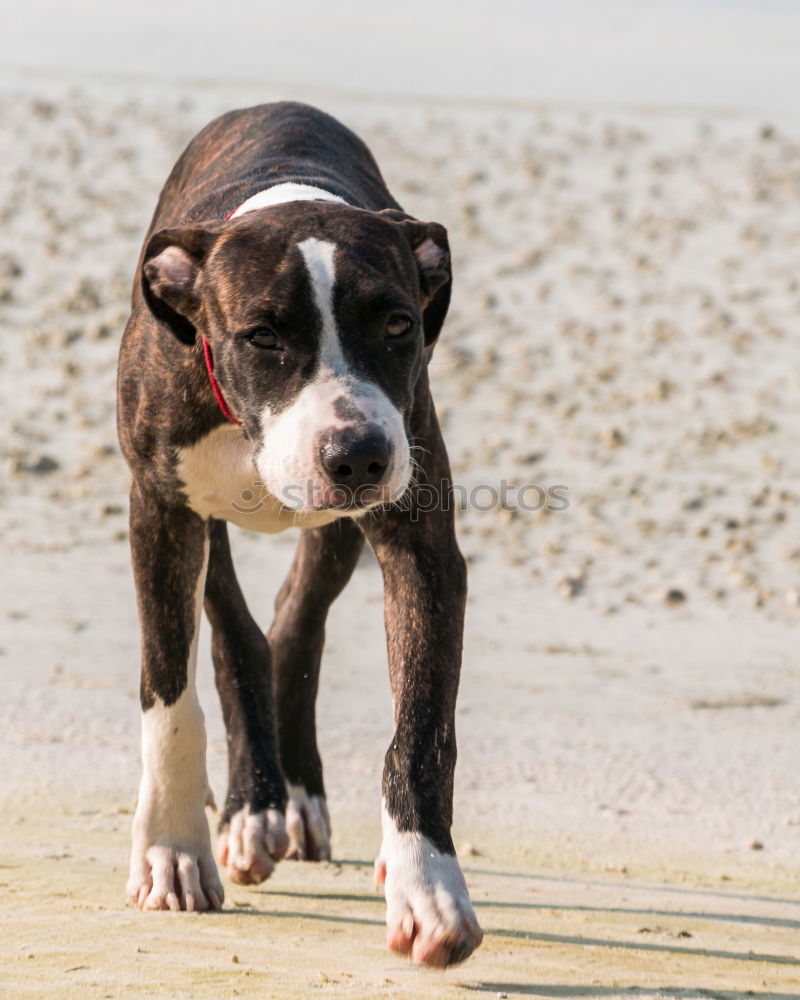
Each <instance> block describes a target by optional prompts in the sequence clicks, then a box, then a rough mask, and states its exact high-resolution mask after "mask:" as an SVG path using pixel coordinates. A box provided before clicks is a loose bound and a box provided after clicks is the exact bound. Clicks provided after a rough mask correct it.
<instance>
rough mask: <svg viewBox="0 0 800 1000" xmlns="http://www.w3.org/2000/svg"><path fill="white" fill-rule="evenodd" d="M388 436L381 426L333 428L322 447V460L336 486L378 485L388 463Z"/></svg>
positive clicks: (349, 487)
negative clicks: (363, 428)
mask: <svg viewBox="0 0 800 1000" xmlns="http://www.w3.org/2000/svg"><path fill="white" fill-rule="evenodd" d="M390 456H391V449H390V446H389V439H388V438H387V436H386V435H385V434H384V432H383V431H382V430H381V429H380V428H379V427H371V428H370V429H369V430H367V431H363V430H355V429H353V428H350V427H347V428H345V429H344V430H340V431H334V432H333V433H332V434H331V435H330V436H329V437H328V438H327V440H326V441H325V442H324V444H323V445H322V447H321V448H320V460H321V462H322V467H323V469H324V470H325V472H326V473H327V476H328V479H330V481H331V482H332V483H333V484H334V486H345V487H347V488H348V489H351V490H356V489H358V488H359V487H360V486H376V485H377V484H378V483H379V482H380V481H381V480H382V479H383V477H384V474H385V472H386V470H387V468H388V467H389V458H390Z"/></svg>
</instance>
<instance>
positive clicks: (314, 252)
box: [297, 236, 347, 375]
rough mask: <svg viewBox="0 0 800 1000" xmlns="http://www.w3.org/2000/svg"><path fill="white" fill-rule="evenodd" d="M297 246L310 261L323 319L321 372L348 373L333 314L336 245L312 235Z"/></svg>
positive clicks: (315, 297)
mask: <svg viewBox="0 0 800 1000" xmlns="http://www.w3.org/2000/svg"><path fill="white" fill-rule="evenodd" d="M297 249H298V250H299V251H300V253H301V254H302V255H303V260H304V261H305V262H306V268H307V270H308V276H309V278H310V279H311V289H312V291H313V293H314V305H316V307H317V312H318V313H319V315H320V319H321V320H322V339H321V341H320V346H319V369H320V372H324V371H326V370H327V371H329V372H331V373H332V374H334V375H344V374H346V373H347V362H346V361H345V357H344V352H343V351H342V343H341V340H340V339H339V330H338V328H337V326H336V317H335V316H334V315H333V286H334V284H335V283H336V266H335V264H334V255H335V253H336V245H335V244H334V243H328V242H326V241H325V240H318V239H316V238H315V237H313V236H312V237H311V238H309V239H307V240H303V242H302V243H298V244H297Z"/></svg>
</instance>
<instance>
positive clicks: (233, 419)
mask: <svg viewBox="0 0 800 1000" xmlns="http://www.w3.org/2000/svg"><path fill="white" fill-rule="evenodd" d="M450 286H451V271H450V256H449V250H448V244H447V235H446V232H445V230H444V229H443V227H442V226H440V225H438V224H436V223H423V222H419V221H417V220H415V219H413V218H411V217H410V216H408V215H406V214H405V213H404V212H403V211H402V210H401V209H400V206H399V205H398V204H397V202H396V201H395V200H394V199H393V198H392V196H391V195H390V194H389V191H388V190H387V188H386V185H385V184H384V181H383V178H382V177H381V174H380V171H379V170H378V167H377V165H376V163H375V161H374V159H373V158H372V155H371V154H370V152H369V150H368V149H367V147H366V146H365V145H364V143H363V142H361V140H360V139H358V138H357V137H356V136H355V135H354V134H353V133H352V132H350V131H349V130H348V129H346V128H345V127H344V126H343V125H341V124H340V123H339V122H337V121H335V120H334V119H333V118H331V117H330V116H328V115H326V114H323V113H322V112H320V111H317V110H315V109H313V108H310V107H307V106H304V105H301V104H294V103H278V104H269V105H263V106H260V107H255V108H250V109H247V110H243V111H235V112H232V113H230V114H227V115H224V116H222V117H221V118H218V119H216V120H215V121H213V122H211V124H210V125H208V126H207V127H206V128H205V129H204V130H203V131H202V132H200V134H199V135H198V136H197V137H196V138H195V139H194V140H193V141H192V142H191V143H190V144H189V146H188V148H187V149H186V151H185V152H184V153H183V155H182V156H181V157H180V159H179V160H178V162H177V163H176V165H175V167H174V169H173V171H172V173H171V174H170V177H169V179H168V180H167V183H166V185H165V186H164V189H163V191H162V193H161V197H160V199H159V202H158V206H157V208H156V211H155V215H154V217H153V221H152V223H151V226H150V229H149V231H148V234H147V237H146V239H145V242H144V247H143V249H142V253H141V257H140V260H139V264H138V268H137V276H136V281H135V285H134V290H133V302H132V314H131V317H130V320H129V322H128V324H127V327H126V330H125V335H124V338H123V342H122V348H121V352H120V363H119V386H118V422H119V436H120V441H121V444H122V450H123V452H124V455H125V458H126V460H127V462H128V464H129V466H130V470H131V473H132V476H133V482H132V486H131V504H130V508H131V510H130V523H131V532H130V534H131V551H132V557H133V568H134V575H135V580H136V591H137V599H138V607H139V617H140V621H141V632H142V673H141V704H142V713H143V714H142V758H143V776H142V782H141V787H140V792H139V801H138V806H137V809H136V815H135V818H134V821H133V851H132V859H131V868H130V879H129V881H128V887H127V888H128V894H129V896H130V897H131V899H132V900H133V901H134V902H135V903H136V904H137V905H139V906H140V907H143V908H145V909H156V910H157V909H166V908H169V909H174V910H178V909H186V910H206V909H209V908H212V909H219V908H220V907H221V905H222V901H223V890H222V885H221V883H220V880H219V877H218V874H217V868H216V865H215V863H214V859H213V856H212V852H211V845H210V838H209V829H208V823H207V820H206V815H205V811H204V810H205V806H206V804H207V803H208V802H210V801H211V793H210V791H209V787H208V780H207V776H206V762H205V748H206V739H205V730H204V725H203V713H202V711H201V709H200V705H199V703H198V699H197V694H196V690H195V663H196V655H197V637H198V630H199V623H200V615H201V611H202V609H203V607H205V611H206V614H207V616H208V619H209V621H210V623H211V627H212V652H213V660H214V669H215V672H216V682H217V688H218V690H219V694H220V698H221V700H222V709H223V714H224V718H225V725H226V727H227V734H228V750H229V787H228V794H227V799H226V801H225V807H224V810H223V812H222V820H221V823H220V834H221V837H220V849H219V860H220V863H221V864H222V865H224V866H225V868H226V870H227V872H228V875H229V877H230V878H231V879H233V880H234V881H235V882H239V883H248V882H249V883H253V882H261V881H262V880H263V879H265V878H267V877H268V876H269V875H270V874H271V873H272V871H273V868H274V865H275V863H276V862H277V861H278V860H279V859H280V858H281V857H283V856H284V855H285V854H287V852H288V853H290V854H291V855H292V856H295V857H297V858H301V859H306V860H319V859H324V858H329V857H330V851H331V848H330V822H329V818H328V810H327V807H326V802H325V789H324V785H323V779H322V763H321V761H320V756H319V752H318V749H317V741H316V732H315V717H314V713H315V709H314V703H315V698H316V694H317V684H318V677H319V667H320V657H321V653H322V647H323V642H324V629H325V617H326V614H327V611H328V608H329V607H330V605H331V603H332V602H333V601H334V599H335V598H336V597H337V595H338V594H339V593H340V592H341V590H342V588H343V587H344V585H345V584H346V583H347V581H348V579H349V577H350V575H351V573H352V572H353V569H354V567H355V565H356V562H357V561H358V557H359V552H360V550H361V547H362V545H363V540H364V538H366V539H367V540H368V541H369V543H370V545H371V546H372V548H373V550H374V551H375V554H376V556H377V558H378V561H379V562H380V565H381V568H382V571H383V577H384V589H385V618H386V634H387V640H388V650H389V671H390V677H391V688H392V695H393V700H394V726H395V729H394V736H393V738H392V742H391V745H390V747H389V750H388V752H387V754H386V759H385V767H384V774H383V814H382V815H383V842H382V847H381V853H380V857H379V859H378V862H377V864H376V874H377V877H378V879H379V880H381V881H384V882H385V893H386V900H387V925H388V943H389V947H390V948H392V949H393V950H394V951H398V952H402V953H406V954H410V955H412V957H413V958H414V959H415V960H416V961H418V962H421V963H425V964H429V965H434V966H444V965H448V964H451V963H454V962H459V961H462V960H463V959H464V958H466V957H467V956H468V955H469V954H470V953H471V952H472V951H473V950H474V949H475V948H476V947H477V946H478V944H479V943H480V941H481V937H482V934H481V931H480V928H479V926H478V923H477V920H476V919H475V914H474V912H473V909H472V906H471V904H470V901H469V896H468V893H467V889H466V886H465V883H464V878H463V876H462V873H461V870H460V868H459V865H458V862H457V860H456V857H455V852H454V850H453V841H452V838H451V835H450V827H451V822H452V798H453V771H454V767H455V761H456V740H455V727H454V711H455V701H456V691H457V688H458V678H459V669H460V660H461V640H462V627H463V617H464V604H465V595H466V572H465V566H464V560H463V559H462V557H461V554H460V553H459V550H458V547H457V544H456V540H455V535H454V528H453V514H452V512H451V510H450V504H447V503H436V504H431V503H430V502H429V498H430V496H431V493H430V490H434V491H437V492H438V493H439V494H441V493H442V491H445V492H446V491H447V489H448V486H449V483H450V470H449V466H448V460H447V453H446V451H445V446H444V443H443V441H442V436H441V433H440V430H439V425H438V423H437V420H436V414H435V412H434V407H433V404H432V401H431V394H430V390H429V384H428V372H427V364H428V362H429V361H430V358H431V353H432V351H433V347H434V344H435V342H436V339H437V337H438V336H439V333H440V330H441V327H442V324H443V322H444V319H445V314H446V313H447V308H448V303H449V300H450ZM412 456H413V458H412ZM420 487H430V490H426V492H425V496H426V503H425V504H424V505H423V504H422V503H420V502H419V501H418V496H419V493H418V491H419V488H420ZM227 521H232V522H234V523H235V524H239V525H241V526H244V527H246V528H250V529H252V530H255V531H264V532H275V531H282V530H283V529H285V528H288V527H291V526H297V527H299V528H300V540H299V545H298V548H297V553H296V556H295V559H294V563H293V565H292V568H291V571H290V573H289V577H288V579H287V580H286V582H285V584H284V585H283V588H282V589H281V591H280V594H279V595H278V599H277V604H276V616H275V621H274V623H273V625H272V628H271V629H270V631H269V636H268V640H267V638H265V637H264V634H263V633H262V632H261V630H260V629H259V627H258V625H257V624H256V623H255V621H254V620H253V618H252V616H251V614H250V612H249V610H248V609H247V606H246V604H245V601H244V598H243V596H242V592H241V590H240V589H239V584H238V582H237V580H236V575H235V573H234V568H233V563H232V560H231V553H230V548H229V544H228V529H227V524H226V522H227Z"/></svg>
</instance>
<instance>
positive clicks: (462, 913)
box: [379, 802, 481, 947]
mask: <svg viewBox="0 0 800 1000" xmlns="http://www.w3.org/2000/svg"><path fill="white" fill-rule="evenodd" d="M381 827H382V829H383V842H382V844H381V853H380V859H379V860H380V861H381V862H382V863H383V864H385V866H386V881H385V883H384V894H385V896H386V923H387V924H388V925H389V927H390V928H391V927H393V926H398V925H399V926H402V927H403V928H404V929H406V930H408V931H410V930H411V929H413V928H414V927H416V928H417V933H418V934H419V935H422V936H427V935H429V934H432V933H435V932H437V931H439V930H440V931H441V932H443V933H445V934H450V935H452V936H453V937H457V938H459V939H461V938H463V939H465V940H468V941H470V942H471V943H472V946H473V947H475V946H477V944H478V943H479V942H480V939H481V931H480V928H479V926H478V921H477V918H476V916H475V911H474V910H473V909H472V903H471V902H470V898H469V892H468V891H467V885H466V882H465V881H464V876H463V874H462V872H461V867H460V865H459V863H458V861H457V859H456V858H455V856H454V855H452V854H442V852H441V851H440V850H438V848H436V847H435V846H434V845H433V844H432V843H431V841H430V840H429V839H428V838H427V837H425V836H423V834H421V833H417V832H413V831H400V830H398V829H397V824H396V823H395V822H394V820H393V819H392V818H391V816H390V815H389V813H388V812H387V810H386V803H385V802H384V803H382V808H381ZM408 936H410V933H409V934H408Z"/></svg>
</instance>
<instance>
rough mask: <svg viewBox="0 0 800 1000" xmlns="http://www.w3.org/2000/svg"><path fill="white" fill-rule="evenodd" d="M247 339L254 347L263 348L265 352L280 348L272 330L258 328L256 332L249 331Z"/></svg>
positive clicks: (263, 327)
mask: <svg viewBox="0 0 800 1000" xmlns="http://www.w3.org/2000/svg"><path fill="white" fill-rule="evenodd" d="M247 339H248V340H249V341H250V343H251V344H254V345H255V346H256V347H263V348H265V349H266V350H273V351H274V350H277V349H278V348H279V347H280V344H279V343H278V338H277V337H276V336H275V334H274V333H273V332H272V330H269V329H267V327H265V326H262V327H259V328H258V329H257V330H251V331H250V333H248V335H247Z"/></svg>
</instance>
